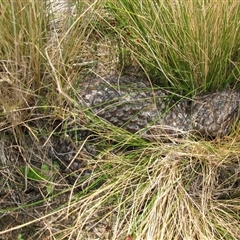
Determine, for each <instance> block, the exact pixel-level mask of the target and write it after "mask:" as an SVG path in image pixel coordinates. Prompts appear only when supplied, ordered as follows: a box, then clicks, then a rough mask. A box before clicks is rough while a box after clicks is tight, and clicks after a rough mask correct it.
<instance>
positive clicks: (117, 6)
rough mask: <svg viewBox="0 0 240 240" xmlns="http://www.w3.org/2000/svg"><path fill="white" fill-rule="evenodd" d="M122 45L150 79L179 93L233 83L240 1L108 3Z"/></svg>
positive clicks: (236, 70)
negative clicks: (138, 62)
mask: <svg viewBox="0 0 240 240" xmlns="http://www.w3.org/2000/svg"><path fill="white" fill-rule="evenodd" d="M108 6H109V8H110V9H111V10H112V11H113V12H114V16H116V28H115V30H116V31H117V33H118V34H119V35H120V36H121V38H122V39H123V42H124V45H125V46H126V48H127V49H129V51H130V52H131V53H132V54H133V55H134V57H135V58H137V59H138V60H139V61H140V62H141V64H142V65H143V66H144V68H145V69H147V71H148V73H150V74H151V75H152V77H153V79H155V81H156V82H157V83H158V84H160V85H161V86H162V85H164V84H165V85H166V86H167V85H169V86H170V87H173V89H174V90H175V91H176V90H177V91H179V92H184V93H189V91H196V89H197V91H198V92H199V91H206V90H217V89H221V88H226V86H228V85H230V86H234V85H235V83H236V80H237V78H238V75H239V31H240V29H239V11H240V8H239V3H238V2H227V1H221V2H216V1H202V0H200V1H184V2H181V1H168V2H164V1H157V2H156V1H155V2H153V1H145V2H142V3H139V1H131V2H129V1H125V0H121V1H108Z"/></svg>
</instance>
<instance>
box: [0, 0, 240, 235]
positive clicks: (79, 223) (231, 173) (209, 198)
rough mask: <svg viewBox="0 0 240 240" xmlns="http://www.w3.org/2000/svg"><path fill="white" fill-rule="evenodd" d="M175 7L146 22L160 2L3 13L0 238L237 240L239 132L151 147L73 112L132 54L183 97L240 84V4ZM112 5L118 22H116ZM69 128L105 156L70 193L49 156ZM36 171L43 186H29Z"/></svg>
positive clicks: (41, 5) (40, 5) (4, 9)
mask: <svg viewBox="0 0 240 240" xmlns="http://www.w3.org/2000/svg"><path fill="white" fill-rule="evenodd" d="M174 2H175V5H171V4H168V3H167V4H166V3H163V2H160V3H159V4H160V5H161V6H160V8H159V10H158V11H157V12H156V11H155V12H154V11H153V12H150V13H151V14H149V12H146V13H147V14H146V15H141V14H140V13H145V11H142V12H141V11H139V14H137V15H136V14H132V13H134V11H136V9H138V8H139V7H142V8H143V7H144V9H145V10H149V9H156V7H155V5H154V4H156V3H154V2H152V1H148V2H146V3H145V4H146V5H141V4H139V2H135V1H132V3H129V4H130V5H131V4H133V5H132V7H134V9H133V10H134V11H133V12H130V11H129V8H126V4H127V2H125V1H111V4H112V5H111V8H110V9H109V8H107V9H106V8H103V6H105V1H100V0H99V1H88V2H85V1H79V2H78V5H77V6H76V8H75V7H71V4H70V3H71V2H70V3H68V4H66V5H65V6H64V5H63V7H62V8H60V10H62V9H65V10H64V11H60V12H57V13H55V15H49V11H50V10H49V5H48V4H49V2H47V3H48V4H45V1H40V2H39V1H27V2H26V1H9V2H8V3H6V2H5V3H3V2H1V3H0V8H1V15H2V18H1V20H0V21H1V24H2V26H3V27H2V28H1V29H0V36H1V42H0V54H1V62H0V74H1V80H0V87H1V90H0V94H1V100H0V107H1V109H0V111H1V115H0V117H1V123H0V131H1V139H0V142H1V144H0V156H1V157H0V159H1V162H0V174H1V178H0V185H1V188H0V195H1V200H0V204H1V210H0V222H1V224H0V225H1V226H2V227H1V229H0V235H2V236H3V238H5V239H17V238H18V239H44V238H45V239H84V240H85V239H111V240H112V239H127V240H132V239H134V240H137V239H139V240H140V239H179V240H180V239H226V240H229V239H240V238H239V235H240V232H239V227H238V226H239V223H240V215H239V213H240V209H239V206H240V189H239V183H240V168H239V156H240V152H239V149H240V146H239V142H240V139H239V131H240V128H239V127H237V126H236V128H235V129H234V131H233V132H232V133H231V134H230V135H229V136H226V137H225V138H224V139H215V140H212V141H207V140H203V139H200V140H199V141H196V140H194V139H191V138H189V139H175V140H174V141H172V142H162V141H160V140H159V139H158V140H156V141H152V142H149V141H146V140H144V139H142V138H140V137H139V136H137V135H132V134H130V133H128V132H126V131H124V130H123V129H119V128H116V127H114V126H111V125H110V124H108V123H105V122H103V121H101V120H100V119H98V118H97V117H96V116H94V115H93V114H92V113H90V112H88V111H85V109H84V108H83V106H81V105H80V104H79V103H78V102H77V99H78V98H79V96H78V91H77V89H78V88H79V84H80V83H81V81H82V80H83V79H84V78H85V76H91V74H92V73H93V72H94V73H97V74H100V75H104V74H106V73H110V72H112V71H115V67H116V66H118V63H117V61H116V60H119V61H122V63H123V64H127V63H128V60H129V59H128V56H129V54H130V55H131V56H134V57H135V58H136V59H137V61H138V62H139V63H140V64H142V66H144V67H145V68H144V70H145V71H148V70H149V75H151V71H152V70H153V68H155V69H158V70H157V71H155V73H154V74H156V72H158V73H159V70H161V71H162V70H163V71H162V73H161V74H163V75H165V77H166V78H168V79H171V77H173V79H175V80H176V79H177V80H179V79H182V81H183V82H181V81H180V82H174V83H173V85H174V86H175V87H176V91H178V89H179V88H180V87H182V88H184V86H185V85H186V84H187V85H189V84H191V87H192V89H191V90H194V91H195V90H196V89H195V88H198V87H203V85H204V87H203V88H204V89H208V88H213V89H217V88H221V87H224V86H226V85H228V84H229V85H235V83H236V78H237V76H238V75H236V74H239V68H238V64H239V63H238V62H236V59H234V57H233V56H232V54H233V53H236V52H237V51H236V49H237V48H238V47H239V46H238V45H237V44H236V45H234V43H236V42H237V41H238V38H239V37H238V36H239V35H237V32H238V28H236V27H235V26H236V25H235V24H236V19H238V15H237V13H238V11H239V4H238V3H237V2H232V4H229V3H228V2H219V3H218V4H213V2H212V1H210V2H209V3H206V1H200V0H199V1H197V2H196V5H194V4H193V2H186V5H181V4H180V2H179V1H174ZM120 4H122V5H120ZM130 5H129V6H128V7H130ZM57 6H59V5H57ZM61 6H62V5H61ZM108 6H109V5H108ZM113 6H115V7H116V6H117V10H118V11H119V12H117V13H121V15H120V14H119V15H113V13H112V12H111V11H110V10H112V9H113ZM135 8H136V9H135ZM50 9H51V8H50ZM204 10H205V15H203V13H204ZM115 13H116V12H115ZM54 16H55V17H56V19H55V20H53V19H54ZM59 16H61V18H60V17H59ZM105 16H106V17H105ZM123 16H125V17H124V18H123ZM156 16H158V18H156ZM214 16H217V17H216V18H214ZM219 16H222V18H220V17H219ZM115 17H116V19H115ZM118 17H119V18H120V17H121V19H120V20H121V21H122V22H121V21H119V19H118ZM128 17H131V18H132V19H131V20H132V21H131V22H130V21H129V18H128ZM59 19H60V20H61V21H60V20H59ZM144 19H146V20H147V21H142V20H144ZM153 19H155V21H153ZM190 19H191V21H190ZM206 19H207V22H208V23H209V25H211V28H209V27H208V25H206V22H205V21H206ZM127 21H129V22H127ZM149 22H151V23H153V25H151V26H150V25H149ZM162 22H165V28H162V27H161V24H162ZM119 23H120V26H119V25H118V24H119ZM170 23H171V24H170ZM228 23H229V24H228ZM33 26H34V27H33ZM184 27H185V28H184ZM129 29H130V33H131V34H130V36H129V35H128V34H126V30H127V31H128V30H129ZM143 32H145V34H143ZM149 35H150V36H151V38H150V39H151V41H150V40H149V38H148V36H149ZM159 36H164V38H163V37H162V38H161V39H159ZM136 39H139V41H140V42H138V43H137V44H136ZM198 39H199V41H198ZM123 46H125V47H127V49H125V48H123V49H120V52H119V47H120V48H121V47H123ZM166 46H167V48H166ZM186 46H189V47H188V48H186ZM221 49H226V51H220V50H221ZM190 50H191V51H190ZM212 53H215V54H214V55H211V54H212ZM160 56H161V57H160ZM235 57H237V56H235ZM219 59H223V61H222V62H220V63H221V64H220V63H219ZM125 60H126V61H127V62H125ZM183 60H184V61H185V63H184V64H182V65H181V64H180V63H181V61H183ZM214 62H215V63H216V64H212V63H214ZM229 62H230V63H231V64H230V65H231V68H232V70H231V71H229V66H230V65H229ZM146 63H147V64H146ZM150 63H151V64H152V65H151V64H150ZM219 65H220V67H219ZM180 66H181V67H180ZM176 70H179V72H178V73H177V75H176ZM154 74H153V75H154ZM199 74H200V75H199ZM228 74H229V75H228ZM226 76H228V77H229V79H227V80H226ZM228 77H227V78H228ZM233 83H234V84H233ZM220 85H221V87H220ZM216 86H217V87H216ZM70 121H72V122H75V125H76V127H78V128H82V127H85V128H87V129H89V130H91V131H92V132H93V133H94V135H98V137H97V139H96V141H95V142H94V145H95V146H96V147H97V148H98V149H99V150H100V153H99V154H98V155H97V156H96V157H95V158H88V159H87V162H88V164H87V167H92V168H93V169H94V171H93V173H92V174H91V175H90V177H89V178H82V177H81V176H80V175H79V174H78V175H77V176H75V178H74V181H73V184H70V183H69V178H68V176H67V174H65V173H63V172H62V171H61V170H60V169H59V165H58V164H56V163H55V162H54V161H52V159H50V158H49V154H48V151H49V148H50V147H51V141H52V137H54V136H55V135H56V132H55V127H56V126H55V123H57V124H58V122H63V125H65V124H66V125H69V122H70ZM82 125H84V126H82ZM70 126H72V125H70ZM62 131H63V132H64V130H62ZM58 134H61V132H60V133H58ZM63 135H64V133H62V135H61V136H63ZM78 150H79V151H80V150H81V148H78ZM21 170H24V171H21ZM32 170H34V171H37V172H38V173H39V174H40V176H42V179H41V178H40V179H39V178H36V174H35V175H34V174H33V175H32V178H30V175H29V171H30V172H31V171H32Z"/></svg>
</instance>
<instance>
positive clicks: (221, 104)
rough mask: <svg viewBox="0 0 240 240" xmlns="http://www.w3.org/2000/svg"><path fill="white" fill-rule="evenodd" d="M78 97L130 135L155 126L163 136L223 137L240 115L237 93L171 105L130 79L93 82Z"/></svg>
mask: <svg viewBox="0 0 240 240" xmlns="http://www.w3.org/2000/svg"><path fill="white" fill-rule="evenodd" d="M79 95H80V96H81V97H82V100H83V102H84V104H85V105H86V106H87V107H89V108H91V109H92V110H93V111H94V112H95V113H96V114H97V115H98V116H100V117H101V118H103V119H105V120H107V121H108V122H110V123H112V124H114V125H116V126H119V127H123V128H124V129H126V130H128V131H130V132H133V133H135V132H138V131H141V130H143V129H146V128H147V127H150V126H152V127H153V126H156V127H157V128H158V129H160V131H161V132H162V133H165V134H176V135H179V133H183V132H192V133H199V134H201V135H202V136H204V137H222V136H224V135H226V134H228V133H229V131H230V130H231V126H232V124H233V123H234V121H235V120H236V118H237V117H238V114H239V97H240V93H239V92H237V91H233V90H231V91H230V90H229V91H222V92H216V93H206V94H202V95H199V96H196V97H195V98H193V99H192V100H187V99H182V100H180V101H179V102H174V100H173V99H172V95H171V94H169V93H167V92H166V91H164V90H162V89H160V88H155V89H154V88H153V87H152V86H151V85H150V83H149V82H148V81H147V80H143V79H141V78H137V77H133V76H122V77H117V76H110V77H107V78H93V79H91V80H89V81H87V82H84V83H83V84H82V86H81V90H80V94H79ZM152 127H151V128H152Z"/></svg>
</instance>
